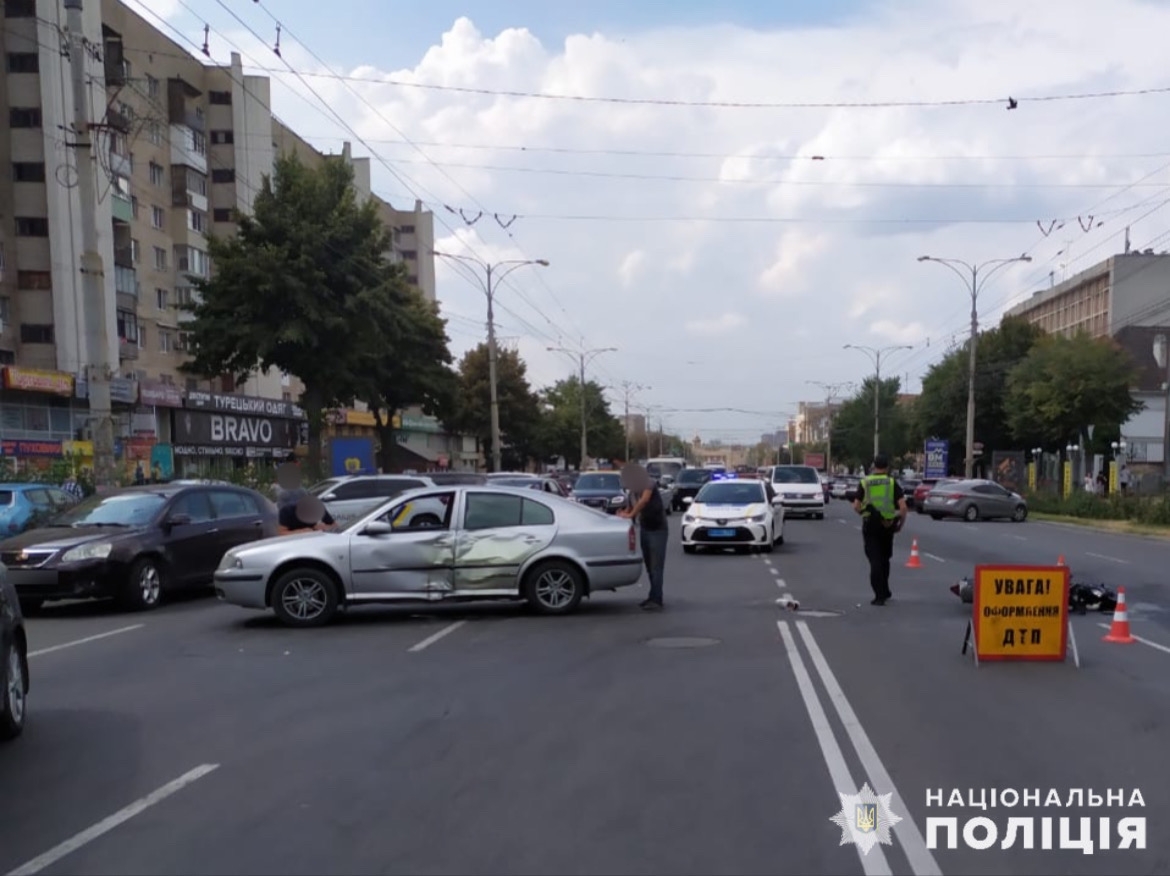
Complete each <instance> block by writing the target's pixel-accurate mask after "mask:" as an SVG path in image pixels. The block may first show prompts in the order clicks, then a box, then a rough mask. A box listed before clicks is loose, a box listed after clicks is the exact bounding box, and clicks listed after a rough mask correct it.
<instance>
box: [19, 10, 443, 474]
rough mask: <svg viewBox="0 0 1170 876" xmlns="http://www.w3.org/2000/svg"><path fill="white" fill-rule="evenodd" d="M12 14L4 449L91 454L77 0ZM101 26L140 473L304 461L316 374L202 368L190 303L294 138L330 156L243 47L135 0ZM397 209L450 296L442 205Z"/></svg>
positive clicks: (97, 124)
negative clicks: (227, 425) (218, 243)
mask: <svg viewBox="0 0 1170 876" xmlns="http://www.w3.org/2000/svg"><path fill="white" fill-rule="evenodd" d="M3 15H4V19H3V25H4V26H3V28H2V29H0V51H2V52H3V54H4V66H3V68H2V70H0V72H2V74H3V83H2V87H0V102H2V103H3V106H0V113H2V114H3V117H4V118H7V119H8V122H9V125H8V127H7V129H5V130H4V131H3V133H0V161H3V162H5V163H6V164H7V165H8V166H10V167H11V168H12V171H11V173H6V174H0V204H10V205H11V213H10V214H9V215H7V216H4V217H3V219H2V220H0V366H3V368H4V371H3V383H2V389H0V439H2V440H3V444H2V445H0V456H2V457H6V458H12V457H16V458H17V459H19V458H21V457H27V458H29V459H30V461H34V462H43V460H44V459H45V458H51V457H54V456H62V455H65V454H75V455H78V456H81V457H83V458H84V457H87V456H90V455H91V454H92V445H91V444H90V443H89V442H88V440H87V439H88V437H89V435H88V429H89V413H88V409H87V405H86V396H87V387H86V381H85V379H84V368H85V365H86V363H87V362H89V361H91V359H93V358H94V356H93V355H92V354H91V351H89V350H87V349H86V347H85V335H84V332H83V331H82V325H81V323H80V314H82V313H83V312H84V311H83V307H82V306H81V305H82V300H83V299H82V289H81V273H80V271H79V264H80V252H81V209H82V207H81V199H80V197H79V192H78V190H77V181H76V167H75V164H74V162H75V158H74V153H75V150H73V149H72V148H71V147H70V144H71V143H72V142H73V141H74V140H75V139H76V137H75V135H74V132H73V128H72V106H73V100H72V86H71V77H70V73H71V71H70V67H69V62H68V58H66V57H63V56H62V54H61V51H60V47H61V41H62V33H63V31H64V28H65V24H66V19H65V12H64V9H63V8H62V6H61V4H60V2H59V0H5V2H4V4H3ZM84 33H85V37H86V52H85V56H86V78H87V82H89V83H91V85H90V91H91V93H90V95H89V96H88V101H89V105H90V106H91V107H94V108H95V109H94V112H93V122H94V127H93V130H92V136H91V143H92V147H93V153H94V156H95V165H96V171H97V177H98V183H97V192H96V196H97V198H96V199H97V208H96V209H97V213H98V215H97V217H96V219H97V227H98V251H99V253H100V255H101V256H102V260H103V264H104V267H105V271H104V278H103V283H104V286H103V292H104V304H105V309H106V312H107V314H108V320H107V336H108V338H109V339H110V345H111V349H110V351H109V353H110V356H111V358H114V359H116V361H117V362H118V363H119V367H118V374H117V376H116V378H115V380H114V381H113V386H112V397H113V403H114V413H115V424H116V425H115V431H116V435H117V437H118V439H119V440H118V450H119V455H120V456H121V458H122V460H123V462H124V464H125V465H126V466H127V468H128V469H130V470H133V469H135V468H140V467H146V468H148V469H149V468H154V469H155V470H156V471H159V470H161V473H162V474H169V473H170V472H171V471H178V472H180V473H184V474H199V473H208V472H209V471H211V470H213V469H215V468H217V467H218V466H223V465H240V464H245V462H246V460H248V459H256V458H264V457H273V456H284V455H285V454H287V453H288V452H289V451H290V450H292V449H293V448H294V447H295V446H296V445H297V444H298V443H299V439H300V438H301V436H302V434H303V429H302V428H301V423H302V421H303V413H302V412H301V411H300V410H299V409H298V408H297V406H296V404H295V401H296V399H298V398H299V396H300V393H301V389H302V387H301V386H300V385H299V383H298V381H296V380H295V379H294V378H291V377H289V376H287V375H282V374H279V373H276V372H270V373H264V374H260V373H257V374H254V375H252V376H251V377H250V378H249V379H248V380H247V381H245V382H244V383H243V384H240V385H234V384H233V382H232V381H231V380H230V378H225V377H220V378H215V379H211V380H196V379H194V378H190V377H188V376H186V375H184V374H182V373H181V372H180V371H179V366H180V365H181V364H182V363H183V362H184V361H185V360H186V355H185V353H186V348H187V346H188V343H189V341H188V337H189V335H188V333H187V332H186V331H185V329H184V324H185V323H186V321H187V320H188V319H189V318H190V315H189V314H187V313H185V312H184V310H183V309H182V307H183V305H185V304H188V303H190V302H192V301H193V297H194V295H195V291H194V289H193V288H192V285H191V282H190V279H189V278H190V277H191V276H196V277H206V276H209V275H210V272H211V271H212V265H211V264H210V260H209V258H208V252H207V235H208V234H209V233H215V234H217V235H227V234H230V233H232V231H233V229H234V225H233V224H232V223H233V219H234V217H235V215H236V211H242V212H250V211H251V208H252V204H253V199H254V196H255V194H256V192H258V191H259V189H260V186H261V181H262V177H263V176H264V175H265V174H269V173H271V171H272V167H273V162H274V159H275V157H276V156H277V155H278V154H279V153H280V152H281V151H282V150H285V149H290V148H293V144H294V141H296V151H297V152H298V154H300V155H302V157H304V158H306V159H309V160H311V161H314V162H317V161H322V160H325V157H326V156H323V155H321V153H319V152H317V151H316V150H314V149H312V147H311V146H309V145H308V144H307V143H304V141H303V140H301V139H300V138H299V137H296V135H295V134H293V133H292V132H291V131H289V130H288V129H287V127H286V126H284V125H283V124H281V123H280V122H279V121H278V120H277V119H275V118H274V117H273V115H272V110H271V99H270V98H271V90H270V83H269V80H268V79H267V78H266V77H262V76H249V75H245V73H244V71H243V67H242V63H241V60H240V58H239V56H238V55H233V56H232V59H231V63H230V65H229V66H225V67H220V66H209V65H205V64H203V63H202V62H201V60H200V59H199V58H196V57H195V56H193V55H191V54H190V53H189V52H187V51H185V50H184V48H183V47H182V46H180V45H178V44H177V43H175V42H174V41H172V40H170V39H169V38H167V37H166V36H165V35H164V34H162V33H161V32H160V31H158V30H156V29H155V28H154V27H153V26H151V24H150V23H149V22H147V21H146V20H145V19H143V18H141V17H140V16H138V15H137V14H136V13H134V12H133V11H132V10H130V9H129V8H127V7H126V6H124V5H122V4H121V3H120V2H118V0H101V2H100V3H99V2H90V3H86V4H85V7H84ZM342 157H343V158H344V159H345V160H347V161H350V162H351V163H352V164H353V165H354V169H355V177H356V180H357V185H358V189H359V194H361V195H365V196H370V195H371V192H370V168H369V160H368V159H354V158H352V156H351V155H350V152H349V148H348V145H347V147H346V149H345V151H344V153H343V156H342ZM378 205H379V210H380V211H381V213H382V215H383V219H384V220H385V221H386V222H387V224H388V225H389V226H390V227H391V228H393V229H394V246H393V247H392V251H391V252H389V253H387V256H388V257H390V258H394V259H396V260H402V261H405V262H407V263H408V266H409V269H410V277H411V281H412V282H414V283H416V284H417V285H418V286H419V288H420V289H422V290H423V291H424V293H425V294H427V296H428V297H429V298H431V299H432V300H433V299H434V298H435V280H434V263H433V258H432V256H431V251H432V249H433V246H434V243H433V241H434V234H433V224H432V216H431V214H430V213H428V212H426V211H424V210H423V209H422V206H421V205H420V204H417V203H416V205H415V207H414V209H413V210H411V211H404V212H400V211H397V210H395V209H394V208H393V207H392V206H391V205H389V204H387V203H385V202H384V201H381V200H380V199H378ZM217 411H218V412H220V413H219V414H216V413H215V412H217ZM216 416H234V417H237V418H241V417H242V418H244V420H248V418H253V419H256V418H258V419H256V422H255V423H253V424H252V425H254V426H256V428H255V429H252V430H251V431H250V432H249V434H251V435H252V436H253V439H252V440H250V441H241V440H236V439H237V438H238V435H235V433H233V435H229V436H226V437H225V436H224V434H223V432H222V430H217V429H216V428H213V426H214V423H215V422H216V421H215V419H214V418H215V417H216ZM261 420H263V421H264V422H260V421H261ZM258 435H264V436H267V437H266V438H264V439H263V440H260V439H258V438H256V437H255V436H258ZM233 436H234V437H233ZM462 449H463V448H462V444H460V447H459V451H460V456H462ZM435 455H436V456H438V454H435Z"/></svg>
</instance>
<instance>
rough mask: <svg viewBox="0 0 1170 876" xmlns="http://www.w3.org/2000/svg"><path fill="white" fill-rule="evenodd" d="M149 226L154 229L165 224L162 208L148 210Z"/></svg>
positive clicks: (164, 214)
mask: <svg viewBox="0 0 1170 876" xmlns="http://www.w3.org/2000/svg"><path fill="white" fill-rule="evenodd" d="M150 224H151V225H153V226H154V227H155V228H162V227H163V226H165V225H166V224H167V214H166V213H165V212H164V211H163V208H162V207H151V208H150Z"/></svg>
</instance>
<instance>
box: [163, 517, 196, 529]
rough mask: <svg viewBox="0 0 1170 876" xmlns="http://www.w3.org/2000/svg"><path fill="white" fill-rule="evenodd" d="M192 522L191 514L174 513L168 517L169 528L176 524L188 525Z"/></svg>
mask: <svg viewBox="0 0 1170 876" xmlns="http://www.w3.org/2000/svg"><path fill="white" fill-rule="evenodd" d="M190 522H191V515H190V514H172V515H171V516H170V517H168V518H167V529H174V528H175V527H176V526H186V525H188V524H189V523H190Z"/></svg>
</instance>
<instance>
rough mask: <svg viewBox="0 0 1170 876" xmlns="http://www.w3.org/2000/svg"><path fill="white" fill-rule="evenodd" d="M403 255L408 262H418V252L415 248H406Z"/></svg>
mask: <svg viewBox="0 0 1170 876" xmlns="http://www.w3.org/2000/svg"><path fill="white" fill-rule="evenodd" d="M402 257H403V258H404V259H406V260H407V261H408V262H417V261H418V252H417V251H416V250H413V249H404V250H403V251H402Z"/></svg>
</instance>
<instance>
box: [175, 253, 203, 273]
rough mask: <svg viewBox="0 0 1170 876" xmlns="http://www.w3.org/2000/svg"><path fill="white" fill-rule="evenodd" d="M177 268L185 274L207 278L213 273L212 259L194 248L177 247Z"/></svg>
mask: <svg viewBox="0 0 1170 876" xmlns="http://www.w3.org/2000/svg"><path fill="white" fill-rule="evenodd" d="M175 268H176V269H177V270H179V271H182V272H183V273H184V274H194V275H195V276H197V277H206V276H207V275H208V274H210V273H211V259H209V258H208V257H207V253H205V252H204V251H203V250H201V249H196V248H195V247H193V246H176V247H175Z"/></svg>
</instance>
